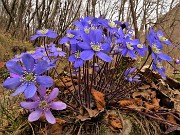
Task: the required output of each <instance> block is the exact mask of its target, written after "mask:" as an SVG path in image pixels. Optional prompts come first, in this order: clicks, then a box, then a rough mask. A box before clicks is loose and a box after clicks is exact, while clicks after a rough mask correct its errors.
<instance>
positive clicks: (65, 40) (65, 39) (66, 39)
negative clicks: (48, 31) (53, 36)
mask: <svg viewBox="0 0 180 135" xmlns="http://www.w3.org/2000/svg"><path fill="white" fill-rule="evenodd" d="M67 41H69V38H68V37H63V38H62V39H61V40H60V42H59V43H60V44H64V43H66V42H67Z"/></svg>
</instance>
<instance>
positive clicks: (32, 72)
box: [3, 54, 53, 98]
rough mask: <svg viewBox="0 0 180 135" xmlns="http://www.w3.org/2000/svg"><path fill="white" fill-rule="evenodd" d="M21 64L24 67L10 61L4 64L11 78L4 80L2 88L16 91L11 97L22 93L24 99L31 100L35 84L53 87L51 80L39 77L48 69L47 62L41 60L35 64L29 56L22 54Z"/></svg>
mask: <svg viewBox="0 0 180 135" xmlns="http://www.w3.org/2000/svg"><path fill="white" fill-rule="evenodd" d="M22 63H23V64H24V67H21V66H20V65H19V63H18V62H16V61H12V60H11V61H8V62H7V63H6V67H7V69H8V70H9V71H10V73H11V77H12V78H8V79H6V80H5V82H4V83H3V86H4V87H5V88H7V89H12V90H14V89H16V90H15V92H14V93H13V94H12V96H16V95H18V94H20V93H22V92H24V96H25V97H26V98H31V97H33V96H34V94H35V93H36V90H37V88H36V85H35V84H40V85H42V86H44V87H51V86H52V85H53V80H52V78H50V77H49V76H45V75H43V76H42V75H41V74H42V73H44V72H45V71H46V70H47V68H48V62H47V61H44V60H41V61H38V62H37V64H35V60H34V58H33V57H32V56H31V55H30V54H24V55H23V56H22Z"/></svg>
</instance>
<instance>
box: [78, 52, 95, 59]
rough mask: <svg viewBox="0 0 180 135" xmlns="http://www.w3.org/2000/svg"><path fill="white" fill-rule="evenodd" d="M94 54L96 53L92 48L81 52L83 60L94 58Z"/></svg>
mask: <svg viewBox="0 0 180 135" xmlns="http://www.w3.org/2000/svg"><path fill="white" fill-rule="evenodd" d="M93 55H94V51H92V50H85V51H83V52H81V53H80V57H81V59H83V60H90V59H92V57H93Z"/></svg>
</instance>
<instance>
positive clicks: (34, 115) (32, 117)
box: [28, 109, 43, 122]
mask: <svg viewBox="0 0 180 135" xmlns="http://www.w3.org/2000/svg"><path fill="white" fill-rule="evenodd" d="M42 112H43V111H42V110H41V109H38V110H36V111H33V112H32V113H30V115H29V117H28V120H29V121H30V122H33V121H36V120H38V119H39V118H40V116H41V114H42Z"/></svg>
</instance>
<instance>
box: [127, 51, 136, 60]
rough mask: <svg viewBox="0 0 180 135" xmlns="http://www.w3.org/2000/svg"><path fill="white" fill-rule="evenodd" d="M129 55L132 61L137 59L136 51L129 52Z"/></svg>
mask: <svg viewBox="0 0 180 135" xmlns="http://www.w3.org/2000/svg"><path fill="white" fill-rule="evenodd" d="M128 54H129V56H130V57H131V58H132V59H134V58H136V57H137V56H136V54H135V53H134V51H128Z"/></svg>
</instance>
